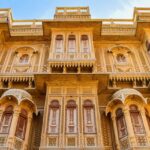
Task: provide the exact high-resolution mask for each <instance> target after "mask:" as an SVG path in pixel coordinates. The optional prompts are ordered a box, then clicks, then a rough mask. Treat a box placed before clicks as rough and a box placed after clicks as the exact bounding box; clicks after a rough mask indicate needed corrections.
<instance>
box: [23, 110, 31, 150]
mask: <svg viewBox="0 0 150 150" xmlns="http://www.w3.org/2000/svg"><path fill="white" fill-rule="evenodd" d="M31 122H32V113H30V114H29V115H28V122H27V128H26V134H25V141H24V146H23V150H28V141H29V134H30V127H31Z"/></svg>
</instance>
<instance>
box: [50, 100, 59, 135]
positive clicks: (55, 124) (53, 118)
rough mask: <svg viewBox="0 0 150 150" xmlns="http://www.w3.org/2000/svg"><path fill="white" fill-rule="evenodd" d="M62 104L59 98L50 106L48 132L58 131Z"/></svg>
mask: <svg viewBox="0 0 150 150" xmlns="http://www.w3.org/2000/svg"><path fill="white" fill-rule="evenodd" d="M59 108H60V105H59V102H58V100H53V101H52V102H51V104H50V107H49V119H48V133H58V129H59V113H60V110H59Z"/></svg>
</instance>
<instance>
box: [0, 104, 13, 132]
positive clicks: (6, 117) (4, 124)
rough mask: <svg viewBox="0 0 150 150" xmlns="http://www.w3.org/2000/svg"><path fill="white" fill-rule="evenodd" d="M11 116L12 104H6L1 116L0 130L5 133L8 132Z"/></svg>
mask: <svg viewBox="0 0 150 150" xmlns="http://www.w3.org/2000/svg"><path fill="white" fill-rule="evenodd" d="M12 116H13V106H11V105H10V106H8V107H7V108H6V109H5V111H4V113H3V116H2V120H1V127H0V132H1V133H4V134H7V133H9V129H10V125H11V121H12Z"/></svg>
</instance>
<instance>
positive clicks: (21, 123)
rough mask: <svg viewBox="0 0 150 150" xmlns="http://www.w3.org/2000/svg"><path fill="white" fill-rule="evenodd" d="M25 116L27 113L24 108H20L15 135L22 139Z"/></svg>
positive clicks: (24, 129) (24, 131) (25, 123)
mask: <svg viewBox="0 0 150 150" xmlns="http://www.w3.org/2000/svg"><path fill="white" fill-rule="evenodd" d="M27 117H28V113H27V111H26V110H25V109H22V110H21V113H20V115H19V118H18V123H17V128H16V134H15V135H16V137H18V138H20V139H23V140H24V138H25V133H26V127H27Z"/></svg>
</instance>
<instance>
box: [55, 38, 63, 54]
mask: <svg viewBox="0 0 150 150" xmlns="http://www.w3.org/2000/svg"><path fill="white" fill-rule="evenodd" d="M55 51H56V52H63V35H57V36H56V40H55Z"/></svg>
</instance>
